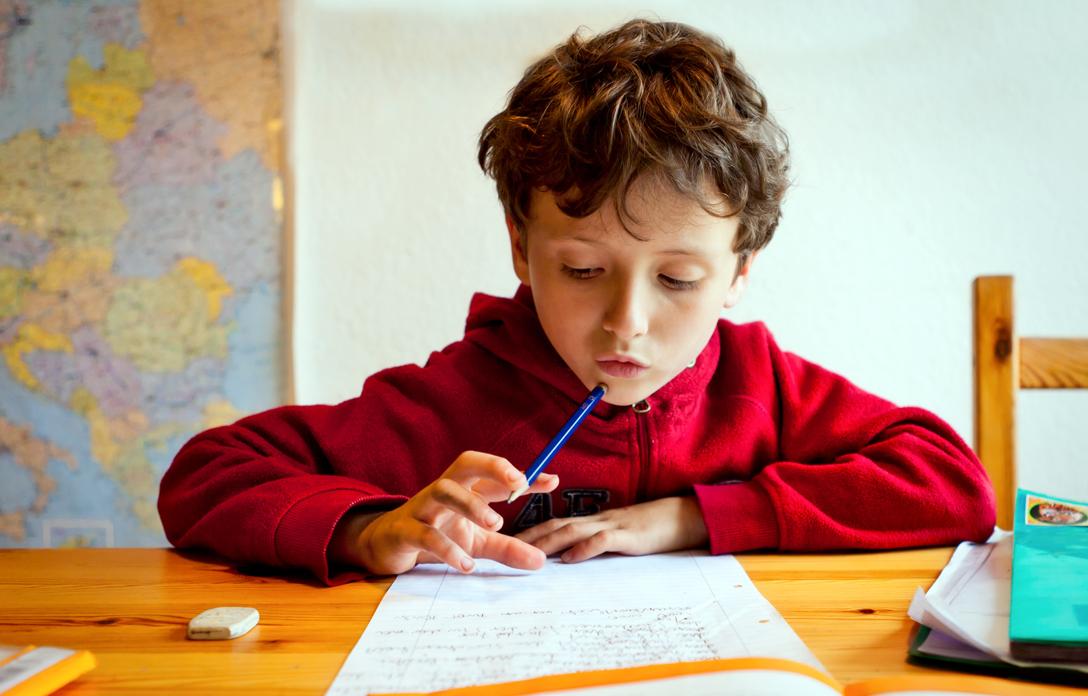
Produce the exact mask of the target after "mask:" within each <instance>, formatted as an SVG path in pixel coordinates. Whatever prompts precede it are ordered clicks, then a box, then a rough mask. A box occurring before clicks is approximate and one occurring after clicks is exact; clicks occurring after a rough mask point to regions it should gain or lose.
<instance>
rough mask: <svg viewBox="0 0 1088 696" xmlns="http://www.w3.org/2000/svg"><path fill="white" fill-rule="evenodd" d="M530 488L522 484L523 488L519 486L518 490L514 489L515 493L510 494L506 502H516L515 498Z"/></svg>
mask: <svg viewBox="0 0 1088 696" xmlns="http://www.w3.org/2000/svg"><path fill="white" fill-rule="evenodd" d="M528 490H529V487H528V486H522V487H521V488H518V489H517V490H516V491H514V492H513V493H511V494H510V497H509V498H507V499H506V502H507V503H512V502H514V501H515V500H517V499H518V498H520V497H521V495H522V494H523V493H525V492H527V491H528Z"/></svg>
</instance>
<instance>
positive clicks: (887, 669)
mask: <svg viewBox="0 0 1088 696" xmlns="http://www.w3.org/2000/svg"><path fill="white" fill-rule="evenodd" d="M950 555H951V549H947V548H938V549H920V550H911V551H896V552H891V553H865V554H834V555H745V556H739V557H738V558H739V559H740V561H741V563H742V564H743V565H744V568H745V570H747V571H748V574H749V575H750V576H751V577H752V579H753V580H754V581H755V583H756V585H757V587H759V589H760V591H761V592H762V593H763V595H764V596H765V597H766V598H767V599H768V600H770V602H771V603H772V604H774V606H775V607H777V608H778V610H779V611H780V612H781V613H782V615H783V616H785V618H786V619H787V620H788V621H789V623H790V625H791V626H793V628H794V630H795V631H796V632H797V633H798V635H800V636H801V639H802V640H804V641H805V643H807V644H808V646H809V648H811V649H812V651H813V652H814V653H815V654H816V656H817V657H818V658H819V659H820V660H821V661H822V662H823V664H824V665H825V666H826V667H827V668H828V669H829V670H830V671H831V673H832V674H833V675H834V676H835V677H836V678H837V679H839V680H840V681H842V682H849V681H853V680H856V679H862V678H865V677H872V676H877V675H889V674H901V673H906V672H926V671H929V670H926V669H924V668H921V667H915V666H912V665H909V664H907V663H906V662H905V656H906V650H907V643H908V638H909V634H910V630H911V626H912V622H911V620H910V619H909V618H908V617H907V615H906V610H907V605H908V604H909V602H910V598H911V595H912V594H913V592H914V588H916V587H918V586H922V587H929V585H930V583H932V582H933V580H934V578H936V576H937V574H938V573H939V572H940V569H941V568H942V567H943V566H944V564H945V563H946V562H947V560H948V558H949V556H950ZM390 582H391V580H389V579H384V580H379V581H373V582H359V583H354V584H350V585H343V586H340V587H332V588H327V587H321V586H318V585H317V584H316V583H313V582H312V581H309V580H307V579H306V578H304V577H301V576H299V577H282V576H267V575H265V576H254V575H243V574H241V573H239V572H238V571H236V570H235V569H233V568H232V567H231V566H229V565H228V564H226V563H224V562H222V561H219V560H216V559H214V558H209V557H201V556H197V555H191V554H182V553H179V552H177V551H170V550H165V549H70V550H45V549H42V550H0V643H7V644H17V645H21V644H36V645H55V646H62V647H72V648H84V649H88V650H91V651H92V652H93V653H94V654H95V656H96V657H97V658H98V663H99V664H98V667H97V668H96V669H95V670H94V671H92V672H90V673H89V674H87V675H85V676H83V677H81V678H80V679H79V680H78V681H76V682H74V683H73V684H71V685H69V686H68V687H67V688H65V689H63V690H62V691H61V692H59V693H62V694H132V693H155V694H159V695H160V696H162V695H163V694H173V693H200V694H204V693H226V692H236V693H246V692H250V693H262V694H264V693H288V692H290V693H312V694H320V693H323V692H324V690H325V689H326V688H327V687H328V686H329V684H330V683H331V682H332V679H333V677H334V676H335V675H336V672H337V671H338V670H339V668H340V665H341V663H342V662H343V660H344V658H345V657H346V656H347V654H348V652H349V651H350V650H351V648H352V647H353V646H354V645H355V642H356V640H358V638H359V635H360V634H361V633H362V630H363V628H364V627H365V626H366V624H367V621H369V620H370V617H371V616H372V615H373V613H374V610H375V608H376V607H377V605H378V602H379V601H380V600H381V598H382V594H383V593H384V592H385V590H386V589H387V588H388V587H389V584H390ZM223 605H242V606H254V607H257V608H258V609H259V610H260V612H261V622H260V624H259V625H258V626H257V628H255V629H253V631H251V632H250V633H249V634H247V635H245V636H243V637H242V638H239V639H236V640H233V641H214V642H213V641H190V640H186V638H185V627H186V624H187V623H188V620H189V619H190V618H191V617H192V616H194V615H195V614H197V613H199V612H200V611H202V610H204V609H207V608H209V607H212V606H223ZM1053 690H1054V692H1055V693H1060V692H1064V691H1070V692H1073V691H1074V690H1072V689H1068V690H1066V689H1061V688H1058V687H1053Z"/></svg>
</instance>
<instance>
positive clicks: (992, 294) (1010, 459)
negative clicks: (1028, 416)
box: [974, 276, 1020, 529]
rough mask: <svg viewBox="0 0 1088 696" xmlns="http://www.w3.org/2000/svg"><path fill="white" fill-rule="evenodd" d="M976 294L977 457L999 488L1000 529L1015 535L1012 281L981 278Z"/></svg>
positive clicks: (1017, 363)
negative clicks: (1012, 531)
mask: <svg viewBox="0 0 1088 696" xmlns="http://www.w3.org/2000/svg"><path fill="white" fill-rule="evenodd" d="M974 290H975V292H974V315H975V321H974V328H975V331H974V339H975V349H974V355H975V361H974V362H975V365H974V368H975V380H974V381H975V452H977V453H978V457H979V459H981V460H982V464H983V466H985V467H986V473H988V474H989V476H990V481H992V482H993V485H994V494H995V495H996V496H997V524H998V525H999V526H1001V527H1003V528H1005V529H1012V517H1013V507H1014V503H1015V497H1016V464H1015V462H1016V459H1015V452H1016V386H1017V384H1018V383H1019V366H1020V360H1019V341H1017V340H1016V332H1015V326H1014V323H1013V305H1012V293H1013V282H1012V276H983V277H980V278H976V279H975V286H974Z"/></svg>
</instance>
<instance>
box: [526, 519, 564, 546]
mask: <svg viewBox="0 0 1088 696" xmlns="http://www.w3.org/2000/svg"><path fill="white" fill-rule="evenodd" d="M570 523H571V520H570V518H568V517H553V518H551V519H550V520H546V521H544V522H541V523H540V524H537V525H533V526H532V527H529V528H528V529H526V530H525V531H524V532H519V533H518V534H516V535H515V536H516V537H517V538H518V539H521V540H522V541H524V542H525V543H526V544H532V545H533V546H536V541H537V539H542V538H544V537H546V536H547V535H549V534H551V533H552V532H554V531H555V530H557V529H559V528H560V527H565V526H567V525H568V524H570Z"/></svg>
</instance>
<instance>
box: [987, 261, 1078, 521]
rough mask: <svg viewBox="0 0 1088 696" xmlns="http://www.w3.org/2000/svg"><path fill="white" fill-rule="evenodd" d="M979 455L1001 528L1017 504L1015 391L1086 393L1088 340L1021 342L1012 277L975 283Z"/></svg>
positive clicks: (1055, 339) (1036, 340) (989, 278)
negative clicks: (992, 494)
mask: <svg viewBox="0 0 1088 696" xmlns="http://www.w3.org/2000/svg"><path fill="white" fill-rule="evenodd" d="M974 285H975V287H974V293H975V349H974V355H975V361H974V362H975V451H976V452H977V453H978V456H979V459H981V460H982V464H983V465H984V466H985V467H986V471H987V473H989V475H990V480H991V481H993V484H994V491H995V492H996V494H997V524H998V525H999V526H1001V527H1002V528H1004V529H1012V524H1013V511H1014V505H1015V502H1016V391H1017V389H1086V388H1088V338H1019V337H1017V335H1016V326H1015V324H1014V323H1013V316H1014V314H1013V295H1012V290H1013V288H1012V276H980V277H978V278H975V284H974Z"/></svg>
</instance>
